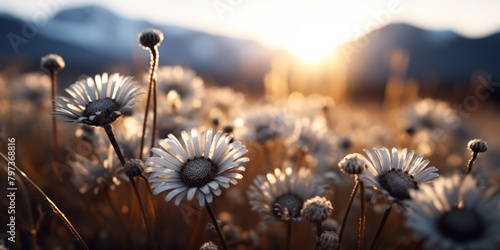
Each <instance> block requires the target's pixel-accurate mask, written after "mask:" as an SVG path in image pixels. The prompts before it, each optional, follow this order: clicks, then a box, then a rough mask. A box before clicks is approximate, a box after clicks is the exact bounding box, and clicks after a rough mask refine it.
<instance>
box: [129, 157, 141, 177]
mask: <svg viewBox="0 0 500 250" xmlns="http://www.w3.org/2000/svg"><path fill="white" fill-rule="evenodd" d="M124 168H125V174H126V175H127V176H128V177H135V176H139V175H141V174H142V171H143V170H144V163H143V162H142V161H141V160H139V159H130V160H128V161H127V162H126V163H125V166H124Z"/></svg>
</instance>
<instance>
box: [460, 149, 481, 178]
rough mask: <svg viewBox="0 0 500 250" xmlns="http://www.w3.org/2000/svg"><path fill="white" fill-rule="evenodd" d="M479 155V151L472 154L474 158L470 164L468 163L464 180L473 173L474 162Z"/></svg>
mask: <svg viewBox="0 0 500 250" xmlns="http://www.w3.org/2000/svg"><path fill="white" fill-rule="evenodd" d="M477 154H478V152H477V151H476V152H473V153H472V158H470V160H469V162H468V163H467V169H466V170H465V174H464V177H463V178H465V177H466V176H467V175H468V174H470V173H471V172H472V168H473V167H474V161H475V160H476V158H477Z"/></svg>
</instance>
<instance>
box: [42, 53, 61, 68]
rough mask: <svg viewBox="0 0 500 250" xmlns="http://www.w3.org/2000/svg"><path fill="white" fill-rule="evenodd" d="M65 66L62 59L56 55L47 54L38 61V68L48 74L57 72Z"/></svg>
mask: <svg viewBox="0 0 500 250" xmlns="http://www.w3.org/2000/svg"><path fill="white" fill-rule="evenodd" d="M65 66H66V64H65V63H64V59H63V58H62V57H61V56H59V55H56V54H48V55H46V56H44V57H42V59H41V60H40V67H41V68H42V69H43V70H46V71H48V72H52V71H59V70H61V69H64V67H65Z"/></svg>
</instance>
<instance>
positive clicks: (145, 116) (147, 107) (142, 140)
mask: <svg viewBox="0 0 500 250" xmlns="http://www.w3.org/2000/svg"><path fill="white" fill-rule="evenodd" d="M151 88H152V84H151V83H150V84H149V90H148V98H147V99H146V111H144V120H143V122H142V136H141V147H140V148H139V159H140V160H142V151H143V149H144V139H145V137H146V123H147V120H148V113H149V102H150V99H151Z"/></svg>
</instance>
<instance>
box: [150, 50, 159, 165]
mask: <svg viewBox="0 0 500 250" xmlns="http://www.w3.org/2000/svg"><path fill="white" fill-rule="evenodd" d="M149 50H150V51H151V72H150V73H149V82H150V84H152V86H153V131H152V134H153V135H152V136H151V148H153V147H154V145H155V139H156V124H157V121H156V120H157V113H158V111H157V101H156V99H157V98H156V70H157V69H158V60H159V59H160V58H159V57H160V54H159V53H158V47H156V46H154V47H151V48H149ZM149 156H153V152H150V155H149Z"/></svg>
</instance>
